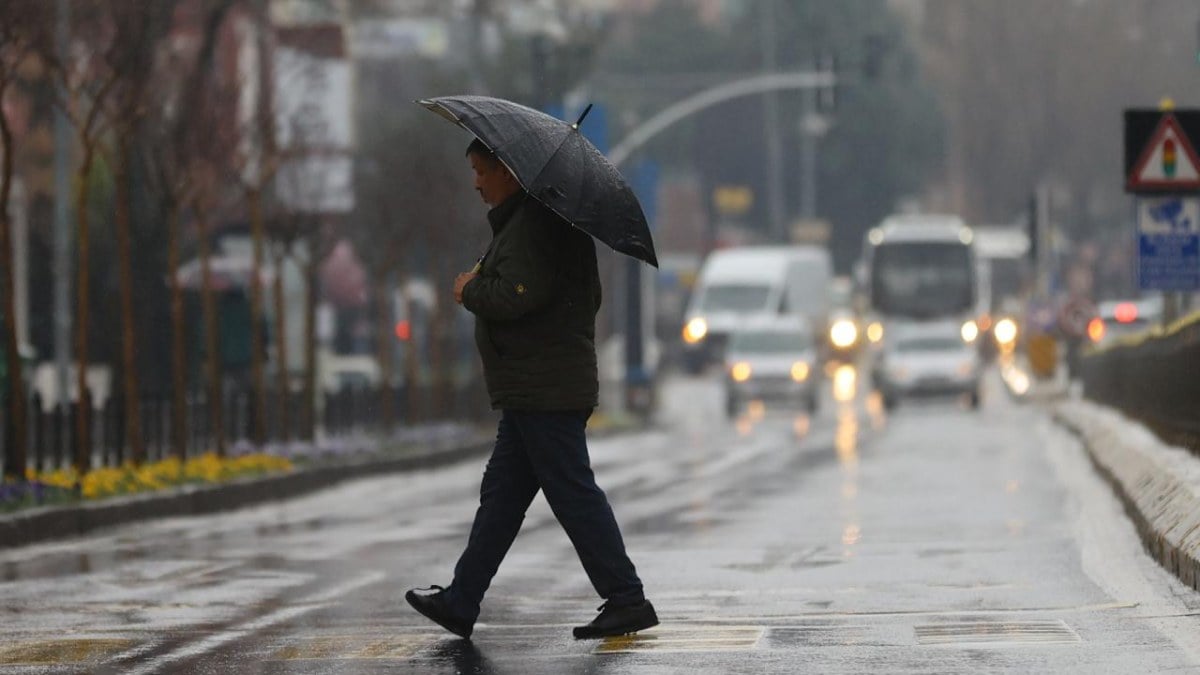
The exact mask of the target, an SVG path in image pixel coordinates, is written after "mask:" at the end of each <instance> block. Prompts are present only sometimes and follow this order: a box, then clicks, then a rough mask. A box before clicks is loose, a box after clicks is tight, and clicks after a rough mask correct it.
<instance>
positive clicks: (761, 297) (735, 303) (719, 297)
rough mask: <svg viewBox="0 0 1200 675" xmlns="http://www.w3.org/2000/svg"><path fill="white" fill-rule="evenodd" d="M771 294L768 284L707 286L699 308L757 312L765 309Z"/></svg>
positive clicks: (710, 310)
mask: <svg viewBox="0 0 1200 675" xmlns="http://www.w3.org/2000/svg"><path fill="white" fill-rule="evenodd" d="M770 295H771V289H770V287H768V286H749V285H739V286H709V287H708V288H707V289H705V290H704V297H703V298H701V303H700V309H701V310H702V311H705V312H757V311H760V310H763V309H766V306H767V298H768V297H769V296H770Z"/></svg>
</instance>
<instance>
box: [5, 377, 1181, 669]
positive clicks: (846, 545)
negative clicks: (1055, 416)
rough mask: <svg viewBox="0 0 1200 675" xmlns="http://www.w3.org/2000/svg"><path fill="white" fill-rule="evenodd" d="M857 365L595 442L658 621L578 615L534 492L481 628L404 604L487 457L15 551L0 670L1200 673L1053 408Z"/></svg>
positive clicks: (463, 522)
mask: <svg viewBox="0 0 1200 675" xmlns="http://www.w3.org/2000/svg"><path fill="white" fill-rule="evenodd" d="M855 385H856V382H855V376H854V372H853V370H842V371H839V372H837V373H830V377H829V382H828V383H827V384H826V386H825V390H824V400H823V405H822V408H821V410H820V411H819V412H818V413H817V414H816V415H814V416H811V417H810V416H808V415H805V414H802V413H799V412H793V411H789V410H786V409H780V408H777V407H770V408H767V409H765V410H764V409H762V408H760V407H759V406H756V405H752V406H751V408H750V409H749V410H748V411H747V412H746V413H745V414H743V415H742V416H741V417H740V418H739V419H737V420H733V421H731V420H727V419H726V418H725V417H724V414H723V411H722V405H721V403H722V401H721V395H720V389H719V386H718V384H717V382H716V381H715V380H713V379H711V378H710V379H704V378H696V379H674V380H671V381H669V382H668V383H667V384H666V385H665V387H664V390H663V393H662V401H663V410H662V412H661V415H660V419H659V424H658V426H657V428H656V429H655V430H653V431H649V432H645V433H638V434H631V435H624V436H619V437H613V438H608V439H604V440H596V441H594V442H593V443H592V455H593V460H594V466H595V468H596V473H597V476H598V479H599V481H600V484H601V486H602V487H604V488H605V489H606V491H607V492H608V494H609V496H610V499H611V501H612V503H613V507H614V510H615V511H616V514H617V517H618V520H619V521H620V522H621V524H622V527H623V530H624V533H625V536H626V541H627V544H628V547H629V550H630V553H631V555H632V557H633V559H634V562H635V563H636V564H637V566H638V569H639V573H640V574H641V576H642V578H643V580H644V582H645V583H646V588H647V592H648V595H649V597H650V598H651V599H652V600H653V601H654V603H655V605H656V606H657V608H658V612H659V616H660V618H661V619H662V625H661V626H659V627H658V628H655V629H653V630H650V631H646V632H644V633H641V634H639V635H637V636H632V637H627V638H619V639H611V640H607V641H601V642H578V641H575V640H573V639H572V638H571V635H570V628H571V626H573V625H576V624H579V623H583V622H586V621H588V620H590V619H591V617H592V616H594V610H595V607H596V606H597V605H599V604H600V600H599V599H598V598H597V597H596V596H595V594H594V592H593V591H592V590H591V588H590V587H589V585H588V583H587V580H586V578H585V576H584V574H583V571H582V569H581V567H580V566H579V563H578V561H577V559H576V558H575V555H574V552H573V550H572V549H571V547H570V544H569V542H568V541H567V538H566V536H565V535H564V534H563V532H562V531H561V529H559V527H558V525H557V523H556V522H555V521H554V519H553V516H552V515H551V514H550V511H549V509H548V508H547V507H546V505H545V503H544V502H543V501H542V500H541V499H540V498H539V500H537V501H536V502H535V505H534V507H533V509H532V510H531V511H530V513H529V516H528V518H527V520H526V523H525V527H524V529H523V531H522V534H521V536H520V537H519V538H518V540H517V542H516V544H515V546H514V547H513V550H512V552H511V553H510V555H509V557H508V559H507V560H506V561H505V564H504V566H503V567H502V569H501V572H500V575H499V576H498V577H497V578H496V580H495V583H494V584H493V587H492V590H491V591H490V593H489V595H488V598H487V599H486V601H485V605H484V610H483V615H482V616H481V618H480V623H479V624H478V625H477V626H476V629H475V636H474V639H473V640H472V641H469V642H468V641H463V640H458V639H457V638H454V636H452V635H450V634H448V633H445V632H443V631H441V630H440V629H438V628H437V627H436V626H433V625H432V624H429V623H428V622H426V621H425V620H424V619H423V618H422V617H420V616H418V615H416V614H415V613H414V612H412V611H411V610H410V609H409V608H408V606H407V604H406V603H405V602H404V600H403V593H404V590H405V589H406V588H408V587H410V586H424V585H428V584H432V583H439V584H445V583H447V582H448V581H449V574H450V571H451V569H452V567H453V564H454V561H455V559H456V557H457V555H458V553H459V551H460V550H461V547H462V545H463V542H464V539H465V535H466V532H467V529H468V527H469V524H470V518H471V516H472V515H473V513H474V507H475V503H476V500H477V490H478V482H479V477H480V474H481V470H482V463H483V460H482V459H480V460H474V461H468V462H465V463H461V464H458V465H454V466H450V467H445V468H441V469H437V470H430V471H424V472H416V473H409V474H400V475H389V476H382V477H379V478H376V479H370V480H362V481H358V482H354V483H348V484H344V485H342V486H339V487H336V488H333V489H330V490H327V491H324V492H321V493H318V494H315V495H312V496H310V497H306V498H301V499H296V500H293V501H290V502H287V503H279V504H272V505H267V506H262V507H258V508H253V509H248V510H244V511H240V512H236V513H227V514H220V515H215V516H206V517H196V518H186V519H184V518H181V519H171V520H163V521H157V522H150V523H139V524H136V525H131V526H128V527H123V528H120V529H115V530H111V531H109V532H107V533H104V534H102V535H97V536H92V537H87V538H82V539H77V540H72V541H67V542H60V543H53V544H45V545H38V546H32V547H26V548H22V549H17V550H8V551H3V552H0V635H3V641H2V642H0V673H4V674H7V673H66V672H99V673H105V672H111V673H136V674H141V673H175V672H179V673H375V672H420V673H425V672H430V673H454V672H479V673H576V672H588V673H675V672H688V673H763V672H780V673H792V672H821V673H842V672H845V673H861V672H871V673H878V672H912V673H929V672H980V671H987V672H1013V673H1027V672H1054V673H1067V672H1077V673H1106V672H1109V673H1149V672H1200V595H1198V594H1197V593H1195V592H1194V591H1192V590H1190V589H1187V588H1185V587H1184V586H1182V585H1181V584H1180V583H1178V582H1177V581H1176V580H1175V579H1174V578H1173V577H1171V576H1170V575H1168V574H1167V573H1165V572H1163V571H1162V570H1161V569H1160V568H1159V567H1158V566H1157V565H1155V563H1153V562H1152V561H1151V560H1150V559H1149V558H1148V557H1146V556H1145V555H1144V554H1143V553H1142V551H1141V548H1140V545H1139V543H1138V541H1137V539H1136V536H1135V534H1134V532H1133V529H1132V526H1131V525H1130V524H1129V523H1128V521H1127V519H1126V518H1125V516H1124V514H1123V513H1122V511H1121V508H1120V506H1119V504H1118V503H1117V501H1116V500H1115V499H1114V498H1113V496H1112V494H1111V491H1110V490H1109V488H1108V487H1107V486H1106V485H1105V484H1104V483H1103V482H1101V481H1100V480H1099V479H1098V478H1097V477H1096V476H1095V474H1094V472H1093V471H1092V468H1091V466H1090V464H1089V463H1088V461H1087V459H1086V456H1085V454H1084V452H1083V451H1082V449H1081V448H1080V447H1079V445H1078V443H1077V442H1076V441H1075V440H1074V439H1073V437H1071V436H1070V435H1068V434H1067V433H1065V432H1064V431H1062V430H1061V429H1059V428H1057V427H1055V426H1054V425H1053V424H1052V423H1051V422H1050V421H1049V418H1048V416H1047V415H1046V413H1045V411H1044V410H1041V409H1039V408H1038V407H1036V406H1033V405H1021V404H1018V403H1015V402H1013V401H1010V400H1008V398H1007V397H1006V396H1005V395H1004V394H1003V392H1002V391H1001V389H1000V386H999V383H998V380H997V379H996V378H994V377H993V378H992V379H990V380H989V382H988V387H987V390H986V392H985V393H986V397H985V402H984V406H983V409H982V410H981V411H978V412H973V411H970V410H968V409H966V408H965V407H963V406H962V405H961V403H960V402H957V401H953V400H942V401H930V402H922V403H917V404H913V405H902V406H901V407H900V408H899V409H898V410H896V411H895V412H894V413H892V414H888V415H885V414H884V412H883V411H882V410H881V409H880V407H879V405H878V402H877V399H876V398H874V397H870V396H867V395H866V393H865V392H864V391H862V387H861V386H858V387H856V386H855Z"/></svg>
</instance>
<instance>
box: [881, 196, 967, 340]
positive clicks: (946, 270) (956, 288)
mask: <svg viewBox="0 0 1200 675" xmlns="http://www.w3.org/2000/svg"><path fill="white" fill-rule="evenodd" d="M973 240H974V234H973V233H972V231H971V228H969V227H967V225H966V224H965V223H964V222H963V221H962V219H961V218H959V217H957V216H952V215H930V214H911V215H909V214H906V215H893V216H889V217H888V218H886V219H884V221H883V222H882V223H880V224H879V226H878V227H875V228H872V229H871V230H870V231H868V232H867V234H866V236H865V238H864V242H863V256H862V260H861V263H862V265H861V266H860V268H859V269H860V277H861V278H860V279H859V282H860V286H861V291H862V294H863V296H865V305H866V311H865V313H866V323H867V337H868V340H869V342H871V343H873V344H876V345H878V344H880V343H882V342H883V341H885V340H886V336H887V332H888V328H889V327H894V326H900V325H902V324H914V323H916V324H930V323H934V322H938V323H954V324H955V325H956V326H957V328H958V330H959V333H960V334H961V336H962V339H963V340H964V341H965V342H967V343H974V342H975V340H976V338H978V337H979V325H978V323H977V322H976V317H977V316H978V312H979V309H980V302H981V296H982V293H981V292H980V282H979V276H978V268H977V266H976V261H975V251H974V246H973Z"/></svg>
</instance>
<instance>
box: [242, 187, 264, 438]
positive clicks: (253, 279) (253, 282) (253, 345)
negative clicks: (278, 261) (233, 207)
mask: <svg viewBox="0 0 1200 675" xmlns="http://www.w3.org/2000/svg"><path fill="white" fill-rule="evenodd" d="M247 199H248V200H249V202H250V236H251V238H252V240H253V242H254V259H253V264H252V265H251V268H250V351H251V354H250V376H251V378H252V379H253V380H254V383H253V386H254V431H253V438H252V439H251V440H253V441H254V442H255V443H256V444H258V445H261V444H263V443H265V442H266V440H267V425H266V422H267V419H266V418H267V396H266V394H267V380H266V375H265V373H264V369H263V344H264V342H265V341H264V340H263V334H262V322H263V288H262V276H261V275H262V267H263V216H262V190H259V189H258V188H251V189H250V190H249V191H248V194H247Z"/></svg>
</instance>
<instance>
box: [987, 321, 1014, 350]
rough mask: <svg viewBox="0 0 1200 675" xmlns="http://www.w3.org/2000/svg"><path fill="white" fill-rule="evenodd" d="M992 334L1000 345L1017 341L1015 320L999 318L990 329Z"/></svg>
mask: <svg viewBox="0 0 1200 675" xmlns="http://www.w3.org/2000/svg"><path fill="white" fill-rule="evenodd" d="M992 335H994V336H995V337H996V342H997V344H999V345H1001V346H1004V345H1011V344H1013V343H1014V342H1016V341H1017V322H1016V321H1013V320H1012V319H1000V320H999V321H997V322H996V327H995V328H993V329H992Z"/></svg>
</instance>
